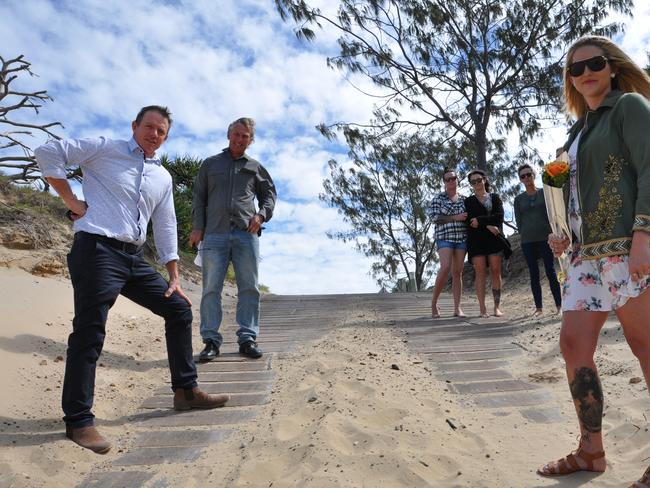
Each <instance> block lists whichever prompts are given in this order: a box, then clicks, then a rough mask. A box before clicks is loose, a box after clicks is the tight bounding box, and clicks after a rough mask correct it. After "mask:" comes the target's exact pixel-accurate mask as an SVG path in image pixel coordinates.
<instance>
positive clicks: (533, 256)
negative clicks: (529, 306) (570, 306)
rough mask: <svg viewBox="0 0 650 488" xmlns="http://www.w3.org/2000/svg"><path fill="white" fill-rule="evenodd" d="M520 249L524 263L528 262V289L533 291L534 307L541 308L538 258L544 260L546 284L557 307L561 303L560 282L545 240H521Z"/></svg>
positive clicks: (551, 253)
mask: <svg viewBox="0 0 650 488" xmlns="http://www.w3.org/2000/svg"><path fill="white" fill-rule="evenodd" d="M521 250H522V251H523V253H524V257H525V258H526V264H528V271H529V272H530V289H531V291H532V292H533V299H534V300H535V307H536V308H542V287H541V285H540V284H539V267H538V266H537V261H538V260H539V258H542V260H543V261H544V269H545V270H546V277H547V278H548V284H549V286H550V288H551V293H552V294H553V300H554V301H555V306H556V307H559V306H560V305H561V304H562V292H561V291H560V284H559V283H558V281H557V275H556V274H555V266H554V262H553V252H552V251H551V248H550V247H549V246H548V243H547V242H546V241H535V242H522V244H521Z"/></svg>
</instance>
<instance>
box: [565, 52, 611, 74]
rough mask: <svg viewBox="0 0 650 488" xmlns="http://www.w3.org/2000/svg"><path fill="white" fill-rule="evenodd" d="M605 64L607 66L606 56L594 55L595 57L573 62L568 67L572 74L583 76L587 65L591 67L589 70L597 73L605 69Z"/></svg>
mask: <svg viewBox="0 0 650 488" xmlns="http://www.w3.org/2000/svg"><path fill="white" fill-rule="evenodd" d="M605 66H607V58H606V57H605V56H594V57H593V58H589V59H583V60H582V61H576V62H575V63H571V64H570V65H569V66H568V67H567V71H568V72H569V74H570V75H571V76H573V77H574V78H577V77H578V76H582V74H583V73H584V72H585V67H587V68H589V71H591V72H592V73H596V72H598V71H602V70H604V69H605Z"/></svg>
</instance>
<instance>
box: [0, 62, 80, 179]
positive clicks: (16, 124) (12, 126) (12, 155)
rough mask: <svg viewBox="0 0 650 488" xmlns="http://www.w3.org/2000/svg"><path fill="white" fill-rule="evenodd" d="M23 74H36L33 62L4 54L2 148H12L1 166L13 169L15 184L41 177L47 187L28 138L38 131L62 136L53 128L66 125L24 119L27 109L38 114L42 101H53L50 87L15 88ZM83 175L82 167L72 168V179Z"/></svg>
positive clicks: (1, 71) (0, 118) (1, 68)
mask: <svg viewBox="0 0 650 488" xmlns="http://www.w3.org/2000/svg"><path fill="white" fill-rule="evenodd" d="M21 74H29V75H30V76H35V75H34V73H33V72H32V70H31V64H30V63H28V62H27V61H25V60H24V59H23V56H22V55H21V56H18V57H17V58H13V59H7V60H6V59H5V58H3V57H2V56H0V151H9V154H8V155H6V156H0V167H4V168H10V169H11V171H10V172H9V174H8V175H7V177H8V178H9V179H10V180H11V181H13V182H15V183H33V182H35V181H37V180H41V181H42V182H43V184H44V185H45V187H47V186H48V185H47V182H46V181H45V180H44V179H42V177H41V174H40V171H39V169H38V166H37V165H36V159H35V158H34V153H33V152H32V149H31V147H30V146H29V144H28V143H27V142H26V139H27V138H28V137H33V136H34V132H37V133H38V132H40V133H44V134H47V135H48V136H49V137H53V138H54V139H60V138H59V136H57V135H56V134H55V133H54V132H52V129H53V128H54V127H56V126H59V127H61V128H63V125H62V124H61V123H60V122H50V123H46V124H32V123H29V122H24V121H22V120H21V114H22V113H23V112H24V111H25V109H27V110H29V109H32V110H33V111H34V112H35V113H36V114H37V115H38V113H39V108H41V107H42V102H47V101H52V97H50V96H49V95H48V94H47V91H46V90H39V91H22V90H20V89H17V88H14V87H13V84H14V82H15V81H16V79H17V78H18V76H19V75H21ZM80 177H81V173H80V172H79V170H78V169H72V170H69V171H68V178H75V179H77V180H80Z"/></svg>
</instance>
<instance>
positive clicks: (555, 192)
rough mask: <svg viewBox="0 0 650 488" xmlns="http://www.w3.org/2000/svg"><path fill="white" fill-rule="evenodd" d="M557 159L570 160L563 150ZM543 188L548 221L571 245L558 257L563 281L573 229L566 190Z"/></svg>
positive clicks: (546, 186)
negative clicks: (566, 202) (571, 229)
mask: <svg viewBox="0 0 650 488" xmlns="http://www.w3.org/2000/svg"><path fill="white" fill-rule="evenodd" d="M557 159H558V160H559V161H564V162H566V163H568V162H569V156H568V154H567V153H566V152H563V153H562V154H561V155H560V157H558V158H557ZM543 190H544V201H545V202H546V215H548V221H549V223H550V224H551V232H552V233H553V234H554V235H556V236H558V237H560V238H561V239H564V238H565V237H568V238H569V247H568V248H567V249H566V250H565V251H564V252H563V253H562V254H561V255H560V256H559V257H558V258H557V259H558V262H559V264H560V272H559V273H558V280H559V281H560V282H562V283H563V282H564V280H566V277H567V272H568V270H569V265H570V262H569V256H568V252H569V251H571V243H570V239H571V231H570V230H569V224H568V222H567V213H566V205H565V203H564V192H563V191H562V188H555V187H552V186H548V185H546V184H544V185H543Z"/></svg>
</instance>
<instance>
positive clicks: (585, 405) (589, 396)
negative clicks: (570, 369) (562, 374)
mask: <svg viewBox="0 0 650 488" xmlns="http://www.w3.org/2000/svg"><path fill="white" fill-rule="evenodd" d="M570 388H571V396H572V397H573V400H574V401H576V402H577V403H578V418H579V419H580V422H581V423H582V425H583V426H584V428H585V429H586V430H587V431H588V432H600V430H601V428H602V423H603V390H602V388H601V386H600V380H599V379H598V374H597V373H596V371H594V370H593V369H591V368H586V367H584V368H580V369H576V370H575V377H574V378H573V381H572V382H571V385H570Z"/></svg>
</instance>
